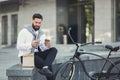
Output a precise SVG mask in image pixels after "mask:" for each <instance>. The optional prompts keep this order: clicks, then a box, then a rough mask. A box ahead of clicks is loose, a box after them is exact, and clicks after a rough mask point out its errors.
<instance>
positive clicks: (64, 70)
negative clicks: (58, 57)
mask: <svg viewBox="0 0 120 80" xmlns="http://www.w3.org/2000/svg"><path fill="white" fill-rule="evenodd" d="M74 72H75V63H74V62H73V61H67V62H65V63H64V64H62V65H61V67H60V68H59V70H58V71H57V72H56V74H55V80H73V76H74Z"/></svg>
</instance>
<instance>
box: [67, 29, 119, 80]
mask: <svg viewBox="0 0 120 80" xmlns="http://www.w3.org/2000/svg"><path fill="white" fill-rule="evenodd" d="M70 30H71V28H69V30H68V35H69V37H70V39H71V40H72V42H73V43H74V44H75V45H76V46H77V48H76V50H75V53H74V56H73V57H72V58H70V59H72V60H73V61H74V60H75V58H76V59H78V61H79V62H80V64H81V66H82V68H83V70H84V72H85V74H86V75H87V76H88V77H89V78H90V79H92V80H95V79H94V78H93V77H92V76H90V75H89V73H88V72H87V70H86V68H85V65H84V63H83V61H82V60H81V58H80V56H81V55H84V54H89V55H94V56H97V57H100V58H101V59H104V60H105V62H104V64H103V66H102V68H101V70H100V73H99V77H98V80H99V78H100V77H101V73H102V71H103V69H104V67H105V65H106V63H107V62H110V63H111V64H112V65H114V66H115V64H114V63H113V62H112V61H111V60H109V57H110V55H111V52H112V50H110V52H109V54H108V55H107V57H106V58H104V57H103V56H100V55H97V54H94V53H89V52H84V51H80V52H78V49H79V47H80V46H84V45H87V44H95V43H100V42H89V43H84V44H81V45H79V44H78V43H76V42H74V40H73V38H72V37H71V35H70ZM115 67H116V66H115ZM116 68H117V67H116ZM117 69H118V68H117ZM118 70H119V69H118ZM119 71H120V70H119Z"/></svg>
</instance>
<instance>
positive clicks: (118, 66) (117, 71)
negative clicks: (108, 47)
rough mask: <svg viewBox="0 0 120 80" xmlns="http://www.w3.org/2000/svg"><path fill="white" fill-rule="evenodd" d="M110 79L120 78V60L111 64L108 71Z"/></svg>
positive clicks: (116, 79) (118, 79)
mask: <svg viewBox="0 0 120 80" xmlns="http://www.w3.org/2000/svg"><path fill="white" fill-rule="evenodd" d="M107 74H108V78H109V80H120V60H118V61H116V62H114V65H113V64H111V65H110V67H109V68H108V71H107Z"/></svg>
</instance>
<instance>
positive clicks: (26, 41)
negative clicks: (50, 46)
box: [17, 28, 47, 57]
mask: <svg viewBox="0 0 120 80" xmlns="http://www.w3.org/2000/svg"><path fill="white" fill-rule="evenodd" d="M36 33H38V32H36ZM33 37H34V36H33V34H32V33H30V32H29V31H28V30H27V29H25V28H24V29H22V30H21V31H20V32H19V34H18V38H17V49H18V50H19V54H18V57H20V56H23V55H25V54H26V53H31V48H32V45H31V42H32V41H33ZM45 39H46V36H45V34H43V35H42V36H41V37H40V38H39V47H40V48H41V49H42V51H44V50H46V49H47V47H46V46H45V44H44V41H45ZM35 51H36V50H35Z"/></svg>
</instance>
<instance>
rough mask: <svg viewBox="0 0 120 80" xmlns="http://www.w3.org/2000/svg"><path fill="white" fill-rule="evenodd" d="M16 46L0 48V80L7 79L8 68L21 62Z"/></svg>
mask: <svg viewBox="0 0 120 80" xmlns="http://www.w3.org/2000/svg"><path fill="white" fill-rule="evenodd" d="M17 55H18V51H17V49H16V48H15V47H6V48H0V80H7V76H6V69H8V68H9V67H11V66H12V65H14V64H17V63H19V62H20V61H19V58H18V57H17Z"/></svg>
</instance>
